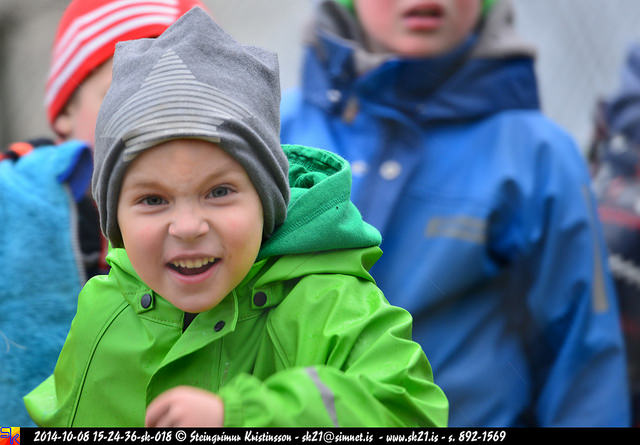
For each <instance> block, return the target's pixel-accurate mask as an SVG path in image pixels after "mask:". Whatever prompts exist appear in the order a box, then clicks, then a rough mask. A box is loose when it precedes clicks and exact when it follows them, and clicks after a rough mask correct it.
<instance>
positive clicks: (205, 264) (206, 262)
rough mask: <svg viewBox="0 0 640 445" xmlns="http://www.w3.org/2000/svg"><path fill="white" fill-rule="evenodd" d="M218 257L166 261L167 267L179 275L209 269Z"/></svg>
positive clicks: (194, 273)
mask: <svg viewBox="0 0 640 445" xmlns="http://www.w3.org/2000/svg"><path fill="white" fill-rule="evenodd" d="M218 261H219V258H215V257H207V258H196V259H189V260H177V261H172V262H170V263H168V264H167V265H168V267H169V268H171V269H173V270H175V271H176V272H178V273H179V274H181V275H187V276H189V275H198V274H201V273H204V272H206V271H208V270H209V269H211V268H212V267H213V266H214V265H215V264H216V263H217V262H218Z"/></svg>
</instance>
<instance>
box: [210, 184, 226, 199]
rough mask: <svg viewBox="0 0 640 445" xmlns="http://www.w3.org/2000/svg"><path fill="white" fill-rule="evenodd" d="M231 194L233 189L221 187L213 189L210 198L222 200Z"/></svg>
mask: <svg viewBox="0 0 640 445" xmlns="http://www.w3.org/2000/svg"><path fill="white" fill-rule="evenodd" d="M229 193H231V189H229V187H225V186H220V187H215V188H213V189H211V191H210V192H209V195H208V196H209V197H211V198H222V197H224V196H227V195H228V194H229Z"/></svg>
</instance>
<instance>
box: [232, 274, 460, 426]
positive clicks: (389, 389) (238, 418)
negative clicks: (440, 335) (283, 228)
mask: <svg viewBox="0 0 640 445" xmlns="http://www.w3.org/2000/svg"><path fill="white" fill-rule="evenodd" d="M339 280H340V281H336V276H335V275H311V276H307V277H305V278H303V279H302V280H301V281H300V282H299V283H298V284H297V285H296V286H295V287H294V289H293V290H292V291H291V292H290V293H289V295H288V296H287V298H286V299H285V300H284V301H283V302H282V303H281V304H280V306H279V307H278V308H276V309H274V310H273V312H272V314H270V318H269V321H268V332H269V336H270V337H271V341H273V342H274V344H275V345H277V348H276V349H277V356H278V359H279V360H280V362H281V363H280V369H281V371H279V372H276V373H274V374H273V375H272V376H270V377H269V378H267V379H266V380H264V381H260V380H259V379H257V378H256V377H254V376H250V375H246V374H242V375H240V376H237V377H236V378H235V379H233V380H232V381H230V382H229V384H227V385H226V386H224V387H222V388H221V390H220V396H221V397H222V399H223V400H224V404H225V420H224V423H225V426H340V427H349V426H446V424H447V416H448V402H447V399H446V397H445V395H444V393H443V392H442V391H441V389H440V388H439V387H438V386H436V385H435V384H434V382H433V377H432V373H431V368H430V365H429V363H428V361H427V358H426V357H425V355H424V352H423V351H422V349H421V348H420V346H419V345H418V344H417V343H415V342H413V341H412V340H411V323H412V320H411V316H410V315H409V314H408V313H407V312H406V311H404V310H402V309H400V308H397V307H393V306H390V305H389V303H388V302H387V301H386V299H385V298H384V296H383V295H382V293H381V292H380V291H379V290H378V288H377V287H376V286H375V285H374V284H373V283H371V282H367V281H364V280H361V279H358V278H355V277H346V276H340V277H339ZM338 283H339V284H338Z"/></svg>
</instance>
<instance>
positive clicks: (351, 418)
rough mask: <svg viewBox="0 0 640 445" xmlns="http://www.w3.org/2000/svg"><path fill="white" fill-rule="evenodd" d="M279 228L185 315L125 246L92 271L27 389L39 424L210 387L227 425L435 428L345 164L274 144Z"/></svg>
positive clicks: (423, 368) (109, 421)
mask: <svg viewBox="0 0 640 445" xmlns="http://www.w3.org/2000/svg"><path fill="white" fill-rule="evenodd" d="M283 148H284V150H285V152H286V154H287V156H288V158H289V164H290V172H289V180H290V184H291V191H292V195H291V202H290V204H289V208H288V216H287V219H286V221H285V223H284V224H283V225H282V226H281V227H280V228H279V229H278V230H277V232H275V233H274V234H273V236H272V237H271V238H270V239H269V240H267V241H265V242H264V243H263V246H262V248H261V250H260V253H259V256H258V258H257V260H256V263H255V264H254V266H253V267H252V269H251V270H250V272H249V273H248V275H247V276H246V278H245V279H244V280H243V282H242V283H241V284H240V285H238V286H237V287H236V288H235V289H234V290H233V291H232V292H231V293H230V294H229V295H228V296H227V297H226V298H225V299H224V300H222V302H221V303H220V304H218V305H217V306H216V307H214V308H213V309H211V310H209V311H207V312H203V313H200V314H198V315H197V316H196V317H195V319H194V320H193V321H192V322H191V324H190V325H189V326H188V328H187V329H186V330H184V332H183V318H184V312H182V311H181V310H179V309H177V308H176V307H174V306H172V305H171V304H170V303H169V302H167V301H166V300H164V299H163V298H162V297H161V296H160V295H158V294H156V293H155V292H154V291H153V290H152V289H150V288H149V287H147V286H146V285H145V284H144V283H143V282H142V281H141V280H140V278H139V277H138V275H137V274H136V272H135V271H134V269H133V267H132V266H131V263H130V262H129V260H128V258H127V255H126V252H125V251H124V250H123V249H114V250H112V251H111V252H110V253H109V256H108V257H107V259H108V262H109V263H110V265H111V272H110V274H109V275H108V276H100V277H95V278H92V279H91V280H90V281H89V282H88V283H87V284H86V286H85V287H84V289H83V290H82V292H81V293H80V296H79V302H78V311H77V314H76V317H75V319H74V321H73V323H72V325H71V330H70V333H69V335H68V338H67V340H66V343H65V345H64V347H63V349H62V352H61V355H60V358H59V360H58V363H57V365H56V368H55V371H54V373H53V375H52V376H50V377H49V378H48V379H47V380H45V381H44V382H43V383H42V384H41V385H40V386H38V387H37V388H36V389H35V390H33V391H32V392H31V393H30V394H28V395H27V396H26V397H25V403H26V406H27V409H28V411H29V413H30V415H31V416H32V418H33V419H34V421H35V422H36V423H37V424H38V425H41V426H142V425H144V416H145V411H146V407H147V406H148V404H149V403H150V402H151V401H152V400H153V399H154V398H155V397H156V396H158V395H159V394H161V393H162V392H164V391H166V390H168V389H170V388H173V387H176V386H179V385H190V386H195V387H199V388H203V389H206V390H209V391H212V392H214V393H216V394H218V395H219V396H220V397H221V398H222V400H223V402H224V407H225V408H224V410H225V411H224V425H225V426H244V427H246V426H252V427H261V426H341V427H342V426H345V427H346V426H446V423H447V416H448V402H447V399H446V397H445V395H444V394H443V392H442V391H441V389H440V388H439V387H438V386H436V385H435V384H434V382H433V376H432V373H431V368H430V365H429V363H428V361H427V358H426V357H425V354H424V352H423V351H422V349H421V348H420V346H419V345H418V344H417V343H414V342H413V341H412V340H411V325H412V319H411V316H410V315H409V314H408V313H407V312H406V311H405V310H403V309H400V308H397V307H394V306H391V305H390V304H389V303H388V302H387V300H386V299H385V297H384V296H383V294H382V292H381V291H380V290H379V289H378V287H377V286H376V285H375V283H374V280H373V279H372V277H371V276H370V275H369V273H368V269H369V268H370V267H371V266H372V265H373V263H374V262H375V261H376V260H377V259H378V258H379V257H380V255H381V251H380V249H379V247H378V244H379V243H380V235H379V233H378V232H377V231H376V230H375V229H373V228H372V227H371V226H369V225H368V224H367V223H365V222H363V221H362V218H361V217H360V214H359V213H358V211H357V210H356V208H355V207H354V206H353V204H352V203H351V201H350V186H351V173H350V170H349V167H348V164H347V163H346V162H345V161H344V160H342V159H341V158H339V157H337V156H336V155H333V154H330V153H328V152H324V151H320V150H316V149H311V148H307V147H300V146H284V147H283Z"/></svg>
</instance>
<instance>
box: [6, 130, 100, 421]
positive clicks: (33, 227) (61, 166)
mask: <svg viewBox="0 0 640 445" xmlns="http://www.w3.org/2000/svg"><path fill="white" fill-rule="evenodd" d="M91 163H92V157H91V151H90V149H89V148H87V146H86V145H85V144H83V143H81V142H77V141H71V142H67V143H65V144H62V145H59V146H47V147H40V148H37V149H36V150H34V151H33V152H31V153H30V154H28V155H26V156H24V157H22V158H20V159H19V160H17V161H11V160H5V161H2V162H0V227H1V229H0V305H1V307H2V311H0V399H1V400H2V402H1V403H0V424H2V425H6V426H32V425H33V422H32V421H31V419H30V418H29V415H28V414H27V410H26V409H25V407H24V403H23V401H22V397H23V396H24V395H26V394H27V393H28V392H30V391H31V390H32V389H34V388H35V387H36V386H37V385H38V384H40V383H41V382H42V381H43V380H44V379H45V378H47V377H48V376H49V375H50V374H51V373H52V372H53V368H54V367H55V364H56V360H57V358H58V355H59V354H60V350H61V349H62V345H63V343H64V340H65V338H66V336H67V332H68V331H69V326H70V325H71V320H72V319H73V316H74V315H75V313H76V302H77V297H78V293H79V292H80V289H81V288H82V285H83V284H84V281H85V277H84V269H83V266H82V263H81V260H82V258H81V252H80V245H79V242H78V236H77V225H76V223H77V221H76V220H77V218H76V206H75V204H74V198H77V197H76V196H74V192H76V191H77V192H78V193H80V191H82V192H84V190H86V189H87V187H88V183H89V180H90V178H91Z"/></svg>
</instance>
